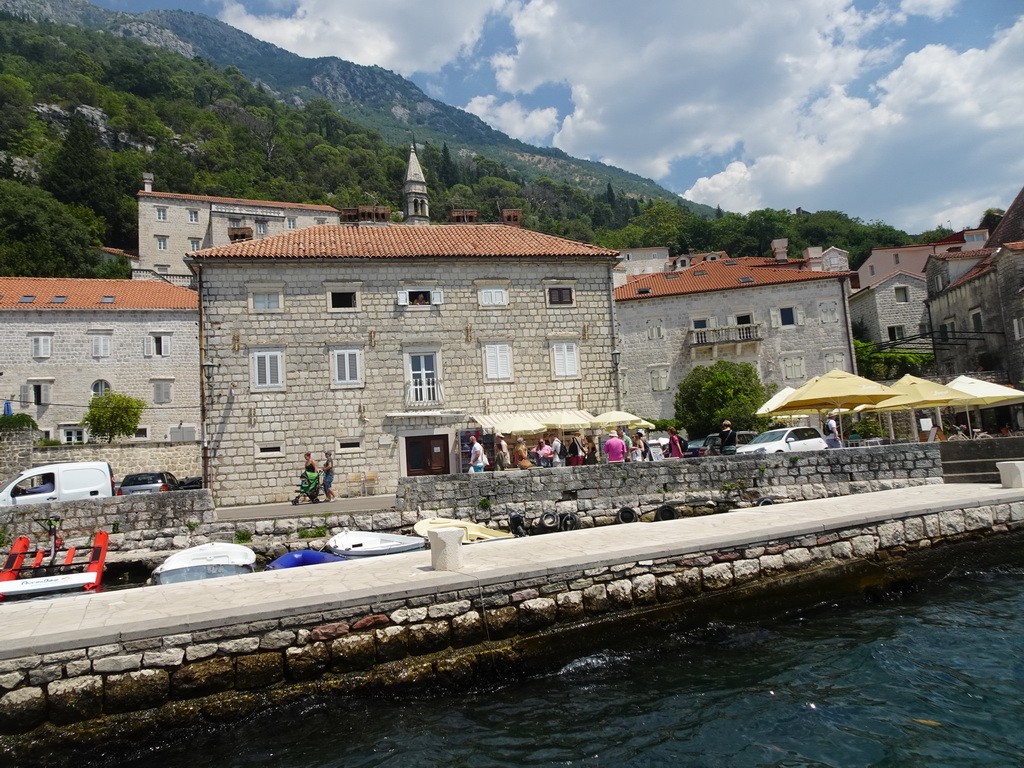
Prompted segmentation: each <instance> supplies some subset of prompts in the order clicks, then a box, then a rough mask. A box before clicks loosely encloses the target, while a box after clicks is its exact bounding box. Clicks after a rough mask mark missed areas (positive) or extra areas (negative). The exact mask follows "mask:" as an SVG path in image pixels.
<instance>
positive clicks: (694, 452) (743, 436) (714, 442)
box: [683, 431, 757, 458]
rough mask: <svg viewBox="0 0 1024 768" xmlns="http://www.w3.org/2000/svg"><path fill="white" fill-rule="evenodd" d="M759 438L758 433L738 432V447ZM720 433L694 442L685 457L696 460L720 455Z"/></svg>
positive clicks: (684, 454)
mask: <svg viewBox="0 0 1024 768" xmlns="http://www.w3.org/2000/svg"><path fill="white" fill-rule="evenodd" d="M755 437H757V432H745V431H737V432H736V445H746V444H747V443H749V442H750V441H751V440H753V439H754V438H755ZM718 443H719V438H718V433H717V432H715V433H714V434H713V435H708V436H707V437H705V438H704V439H703V440H701V441H700V442H697V441H694V442H692V443H690V444H689V445H688V446H687V447H686V451H685V452H684V453H683V456H686V457H688V458H694V457H697V456H717V455H718Z"/></svg>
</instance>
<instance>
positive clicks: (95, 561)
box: [0, 517, 110, 600]
mask: <svg viewBox="0 0 1024 768" xmlns="http://www.w3.org/2000/svg"><path fill="white" fill-rule="evenodd" d="M43 526H44V527H45V528H46V531H47V536H48V537H49V540H50V545H49V547H48V548H47V549H40V550H38V551H36V552H35V553H30V552H29V549H30V548H31V546H32V544H31V542H30V541H29V538H28V537H27V536H19V537H18V538H17V539H15V541H14V545H13V546H12V547H11V552H10V554H9V555H8V556H7V559H6V561H4V564H3V567H2V568H0V600H4V599H6V598H10V597H31V596H33V595H43V594H49V593H51V592H63V591H67V590H74V589H82V590H85V591H87V592H88V591H92V590H95V589H97V588H98V587H99V586H100V583H101V582H102V580H103V563H104V561H105V560H106V557H107V543H108V540H109V538H110V536H109V534H108V533H107V532H106V531H97V532H96V534H95V535H94V536H93V540H92V544H91V545H90V546H89V547H86V548H82V547H69V548H68V549H67V550H66V551H64V540H63V538H61V535H60V530H59V528H60V518H59V517H51V518H48V519H47V520H45V521H43ZM62 551H63V554H62Z"/></svg>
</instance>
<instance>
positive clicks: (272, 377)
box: [267, 354, 281, 384]
mask: <svg viewBox="0 0 1024 768" xmlns="http://www.w3.org/2000/svg"><path fill="white" fill-rule="evenodd" d="M280 383H281V360H280V358H279V357H278V356H277V355H276V354H273V355H269V356H268V358H267V384H280Z"/></svg>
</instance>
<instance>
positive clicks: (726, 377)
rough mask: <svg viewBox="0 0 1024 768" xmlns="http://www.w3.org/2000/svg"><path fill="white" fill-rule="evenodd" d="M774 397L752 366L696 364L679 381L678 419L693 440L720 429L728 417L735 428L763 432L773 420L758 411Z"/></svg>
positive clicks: (739, 364)
mask: <svg viewBox="0 0 1024 768" xmlns="http://www.w3.org/2000/svg"><path fill="white" fill-rule="evenodd" d="M771 396H772V392H770V391H769V390H768V389H767V388H766V387H765V386H764V385H763V384H762V383H761V378H760V376H758V373H757V369H756V368H754V366H753V365H751V364H750V363H732V362H729V361H726V360H719V361H718V362H717V363H715V364H714V365H711V366H707V365H700V366H697V367H696V368H694V369H693V370H692V371H690V373H689V374H688V375H687V377H686V378H685V379H683V380H682V381H681V382H679V389H678V391H677V392H676V420H677V421H678V422H679V423H680V424H682V425H683V427H684V428H685V429H686V433H687V435H689V436H690V438H691V439H694V438H697V437H701V436H703V435H707V434H710V433H712V432H718V431H719V429H720V427H721V424H722V422H723V421H724V420H725V419H729V420H730V421H731V422H732V426H733V429H737V430H741V429H749V430H755V431H761V430H762V429H764V428H765V427H767V425H768V423H769V422H770V421H771V419H770V418H767V417H764V416H758V415H757V414H756V411H757V409H758V408H760V407H761V406H762V405H764V403H765V401H766V400H768V398H769V397H771Z"/></svg>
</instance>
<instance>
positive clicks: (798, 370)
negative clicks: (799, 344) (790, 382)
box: [782, 357, 805, 379]
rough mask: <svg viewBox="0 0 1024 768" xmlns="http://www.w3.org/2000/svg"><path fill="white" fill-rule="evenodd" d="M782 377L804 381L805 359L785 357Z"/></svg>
mask: <svg viewBox="0 0 1024 768" xmlns="http://www.w3.org/2000/svg"><path fill="white" fill-rule="evenodd" d="M782 376H783V378H786V379H803V378H805V376H804V359H803V358H802V357H785V358H783V359H782Z"/></svg>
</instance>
